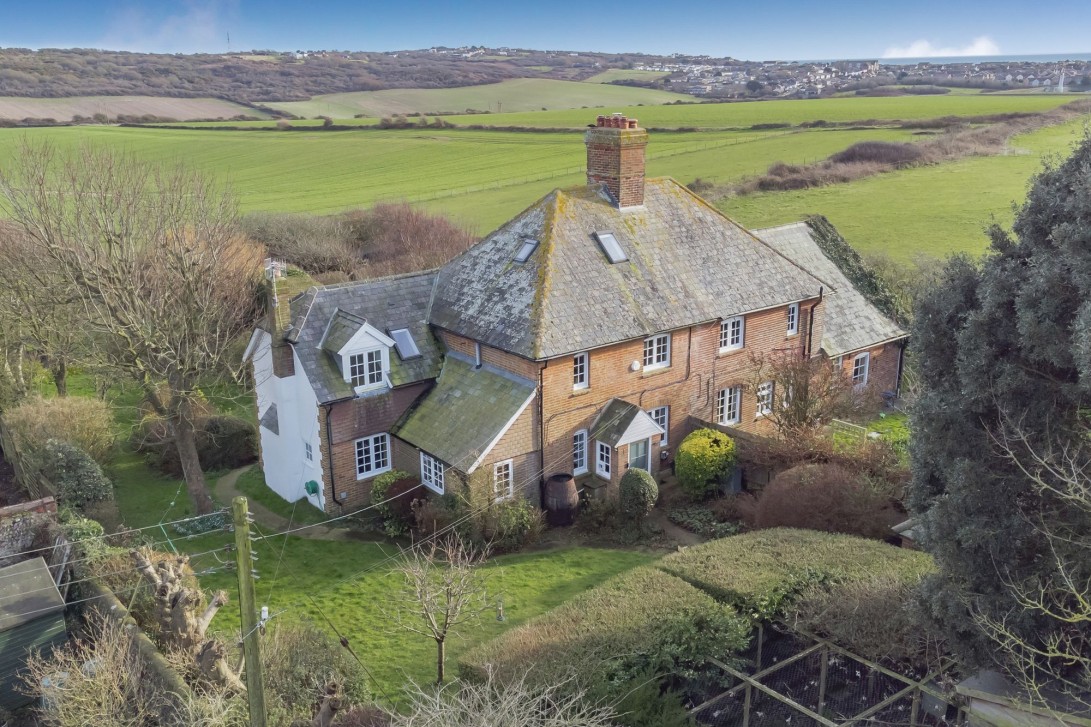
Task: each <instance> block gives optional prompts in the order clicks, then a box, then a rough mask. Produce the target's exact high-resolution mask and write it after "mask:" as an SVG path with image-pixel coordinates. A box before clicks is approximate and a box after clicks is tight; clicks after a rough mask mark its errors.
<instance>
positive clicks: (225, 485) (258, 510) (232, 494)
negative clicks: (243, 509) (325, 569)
mask: <svg viewBox="0 0 1091 727" xmlns="http://www.w3.org/2000/svg"><path fill="white" fill-rule="evenodd" d="M248 469H250V466H249V465H247V466H246V467H240V468H238V469H235V470H231V471H230V472H228V473H227V474H226V475H224V476H223V477H221V478H220V479H218V480H216V485H215V487H214V489H215V493H216V498H217V499H218V500H219V501H220V502H223V503H229V502H231V501H232V500H234V499H235V498H236V497H246V495H245V494H244V493H243V492H242V491H240V490H239V488H238V487H237V486H236V483H237V482H238V479H239V476H240V475H241V474H242V473H243V472H246V471H247V470H248ZM247 506H248V507H249V508H250V514H251V515H253V516H254V522H256V523H257V525H258V528H260V529H261V530H262V531H263V532H265V533H266V534H269V533H279V532H282V531H284V530H289V529H293V530H294V529H295V528H303V524H301V523H294V524H291V528H289V527H288V526H289V522H288V518H285V517H281V516H280V515H277V514H276V513H275V512H273V511H272V510H270V509H269V508H267V507H265V506H264V505H262V504H261V503H260V502H256V501H255V500H254V499H253V498H247ZM292 535H296V536H298V537H300V538H309V539H311V540H354V539H356V538H353V537H352V536H351V534H350V530H349V529H348V528H344V527H339V526H337V525H310V526H307V527H306V528H304V529H302V530H299V531H297V532H293V533H292Z"/></svg>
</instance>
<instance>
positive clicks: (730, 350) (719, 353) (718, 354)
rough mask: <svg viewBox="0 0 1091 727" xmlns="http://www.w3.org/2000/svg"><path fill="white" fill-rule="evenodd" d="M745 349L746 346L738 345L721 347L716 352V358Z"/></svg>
mask: <svg viewBox="0 0 1091 727" xmlns="http://www.w3.org/2000/svg"><path fill="white" fill-rule="evenodd" d="M745 350H746V346H738V347H737V348H721V349H720V350H719V351H717V352H716V358H722V357H724V356H731V355H732V354H736V353H741V352H743V351H745Z"/></svg>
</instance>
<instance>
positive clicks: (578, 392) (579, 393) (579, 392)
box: [572, 386, 591, 396]
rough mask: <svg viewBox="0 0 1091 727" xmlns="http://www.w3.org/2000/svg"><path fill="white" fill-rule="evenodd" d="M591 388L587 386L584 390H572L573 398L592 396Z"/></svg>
mask: <svg viewBox="0 0 1091 727" xmlns="http://www.w3.org/2000/svg"><path fill="white" fill-rule="evenodd" d="M590 393H591V387H590V386H585V387H583V388H582V389H572V396H583V395H584V394H590Z"/></svg>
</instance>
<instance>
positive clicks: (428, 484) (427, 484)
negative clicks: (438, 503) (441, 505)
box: [421, 480, 443, 495]
mask: <svg viewBox="0 0 1091 727" xmlns="http://www.w3.org/2000/svg"><path fill="white" fill-rule="evenodd" d="M421 484H422V485H424V486H425V487H426V488H428V490H429V491H431V492H434V493H436V494H437V495H442V494H443V488H442V487H438V488H437V487H436V486H435V485H433V484H432V483H431V482H425V481H424V480H421Z"/></svg>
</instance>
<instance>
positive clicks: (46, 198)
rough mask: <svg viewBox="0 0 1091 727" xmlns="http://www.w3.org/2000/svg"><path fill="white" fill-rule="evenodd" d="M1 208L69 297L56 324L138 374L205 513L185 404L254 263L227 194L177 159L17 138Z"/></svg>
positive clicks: (3, 178) (239, 302) (247, 291)
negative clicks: (173, 163)
mask: <svg viewBox="0 0 1091 727" xmlns="http://www.w3.org/2000/svg"><path fill="white" fill-rule="evenodd" d="M0 205H2V207H3V211H4V212H6V213H7V215H8V216H9V217H10V218H11V219H12V220H13V221H14V222H15V223H16V224H17V225H18V227H19V228H20V229H21V231H22V232H23V234H25V236H26V238H27V240H29V242H30V244H31V245H32V246H33V247H34V248H35V249H36V250H38V251H40V253H41V254H43V255H44V256H45V257H46V258H47V259H48V261H49V262H50V264H51V266H52V267H53V269H54V270H55V272H56V275H57V276H59V278H60V280H61V281H62V283H61V284H60V285H59V288H60V289H62V290H67V289H70V290H71V291H72V293H73V295H74V296H75V299H76V303H77V305H78V306H79V307H80V310H81V315H80V316H79V317H78V320H75V321H73V320H68V321H60V322H59V323H58V325H67V326H69V327H70V328H75V327H76V326H79V325H81V324H82V325H85V326H86V327H87V330H86V332H83V333H85V334H90V335H89V336H88V337H89V338H90V339H91V342H92V343H93V344H94V353H95V355H96V356H97V357H98V358H99V359H100V360H102V361H104V362H105V363H106V364H108V365H109V367H110V368H111V369H112V370H113V371H115V372H116V373H117V374H119V375H123V376H126V377H128V378H131V379H133V380H135V381H136V382H137V384H138V385H139V386H140V387H141V389H142V391H143V394H144V396H145V398H146V399H147V401H148V402H149V404H150V405H151V406H152V407H153V408H154V409H155V411H156V413H157V414H159V415H160V416H162V417H163V418H164V419H165V420H166V421H167V422H168V423H169V426H170V428H171V433H172V435H173V438H174V441H175V445H176V446H177V448H178V454H179V458H180V461H181V465H182V471H183V473H184V475H185V479H186V485H187V490H188V492H189V495H190V498H191V499H192V500H193V502H194V505H195V506H196V508H197V511H198V512H200V513H207V512H210V511H211V510H212V500H211V498H210V497H209V494H208V486H207V484H206V482H205V477H204V472H203V471H202V470H201V463H200V458H199V457H198V453H197V446H196V440H195V431H194V416H193V403H194V401H195V398H196V397H197V394H198V387H199V386H200V385H203V384H205V383H208V382H209V380H210V378H211V377H214V376H217V375H221V374H223V373H224V372H225V371H226V370H228V369H229V367H228V363H227V356H226V354H227V352H228V350H229V348H230V346H231V345H232V344H233V343H234V342H235V341H236V340H237V339H238V338H239V336H240V335H241V334H242V333H243V332H244V331H245V330H246V329H247V328H248V327H249V325H250V324H251V323H252V321H253V318H254V316H255V314H256V313H255V309H256V303H257V294H256V289H257V283H258V280H259V277H260V271H261V266H260V261H261V257H262V254H261V251H260V248H258V247H256V246H255V245H253V244H251V243H249V242H248V241H246V240H245V239H244V238H243V237H242V236H241V235H240V234H239V233H238V231H237V224H236V222H237V211H236V203H235V199H234V197H233V196H232V195H231V194H229V193H228V192H227V191H226V190H224V189H222V188H220V187H218V186H217V185H215V184H214V183H212V182H211V181H210V180H209V179H208V178H206V177H204V176H202V175H200V174H198V173H196V172H193V171H191V170H187V169H185V168H182V167H177V168H170V169H167V168H163V167H159V166H155V165H151V164H148V163H145V162H141V161H139V160H137V159H135V158H134V157H132V156H129V155H126V154H123V153H119V152H116V151H112V150H107V149H96V148H92V147H83V148H80V149H79V150H76V151H72V152H66V153H61V152H58V151H57V150H56V149H55V148H53V147H51V146H49V145H31V144H29V143H24V144H23V146H22V147H21V148H20V149H19V151H18V153H17V154H16V158H15V161H14V163H13V164H12V165H11V166H10V167H8V168H6V169H5V170H3V171H0ZM164 391H166V394H164V393H163V392H164Z"/></svg>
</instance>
